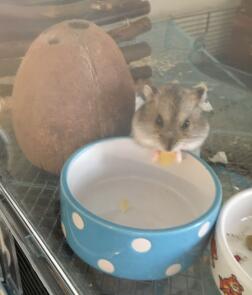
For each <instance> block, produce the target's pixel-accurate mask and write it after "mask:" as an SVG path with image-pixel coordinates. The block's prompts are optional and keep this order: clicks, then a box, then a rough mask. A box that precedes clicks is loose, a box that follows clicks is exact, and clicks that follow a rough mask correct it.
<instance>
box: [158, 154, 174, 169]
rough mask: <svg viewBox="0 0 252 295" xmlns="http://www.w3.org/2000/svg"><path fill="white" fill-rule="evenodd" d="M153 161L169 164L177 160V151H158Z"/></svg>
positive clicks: (162, 164)
mask: <svg viewBox="0 0 252 295" xmlns="http://www.w3.org/2000/svg"><path fill="white" fill-rule="evenodd" d="M153 161H154V162H155V163H158V164H159V165H161V166H169V165H171V164H172V163H174V162H176V161H177V153H176V152H156V153H155V154H154V157H153Z"/></svg>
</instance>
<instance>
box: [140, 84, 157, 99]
mask: <svg viewBox="0 0 252 295" xmlns="http://www.w3.org/2000/svg"><path fill="white" fill-rule="evenodd" d="M157 93H158V89H157V88H156V87H154V86H150V85H148V84H145V85H144V87H143V94H144V96H145V99H146V101H150V100H151V99H152V98H154V96H155V94H157Z"/></svg>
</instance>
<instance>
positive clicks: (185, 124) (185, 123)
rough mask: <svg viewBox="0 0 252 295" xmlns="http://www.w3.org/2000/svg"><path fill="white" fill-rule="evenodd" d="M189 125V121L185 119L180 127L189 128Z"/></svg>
mask: <svg viewBox="0 0 252 295" xmlns="http://www.w3.org/2000/svg"><path fill="white" fill-rule="evenodd" d="M189 126H190V121H189V120H188V119H187V120H185V121H184V123H183V124H182V126H181V128H182V129H183V130H186V129H188V128H189Z"/></svg>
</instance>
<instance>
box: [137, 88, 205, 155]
mask: <svg viewBox="0 0 252 295" xmlns="http://www.w3.org/2000/svg"><path fill="white" fill-rule="evenodd" d="M142 92H143V95H144V96H145V100H146V102H145V103H144V104H143V105H142V106H141V107H140V108H139V109H138V110H137V111H136V112H135V114H134V116H133V120H132V136H133V138H134V139H135V141H136V142H137V143H138V144H140V145H142V146H145V147H148V148H151V149H157V150H163V151H164V150H165V151H180V150H187V151H188V150H189V151H190V150H195V149H197V148H199V147H200V146H201V145H202V144H203V143H204V141H205V140H206V138H207V136H208V133H209V124H208V122H207V120H206V118H205V117H204V114H203V110H202V108H201V105H202V103H203V101H204V100H205V98H206V93H205V92H206V89H205V88H204V87H201V86H199V87H196V88H186V87H182V86H181V85H180V84H173V83H171V84H168V85H165V86H162V87H160V88H159V89H157V88H155V87H150V86H149V85H145V86H144V87H143V91H142Z"/></svg>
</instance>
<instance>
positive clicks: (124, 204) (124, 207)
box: [120, 199, 129, 213]
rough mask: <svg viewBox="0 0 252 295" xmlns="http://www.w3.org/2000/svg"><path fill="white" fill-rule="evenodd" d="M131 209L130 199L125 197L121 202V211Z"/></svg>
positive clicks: (124, 211)
mask: <svg viewBox="0 0 252 295" xmlns="http://www.w3.org/2000/svg"><path fill="white" fill-rule="evenodd" d="M128 210H129V201H128V200H127V199H124V200H122V201H121V202H120V211H121V212H122V213H126V212H127V211H128Z"/></svg>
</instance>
